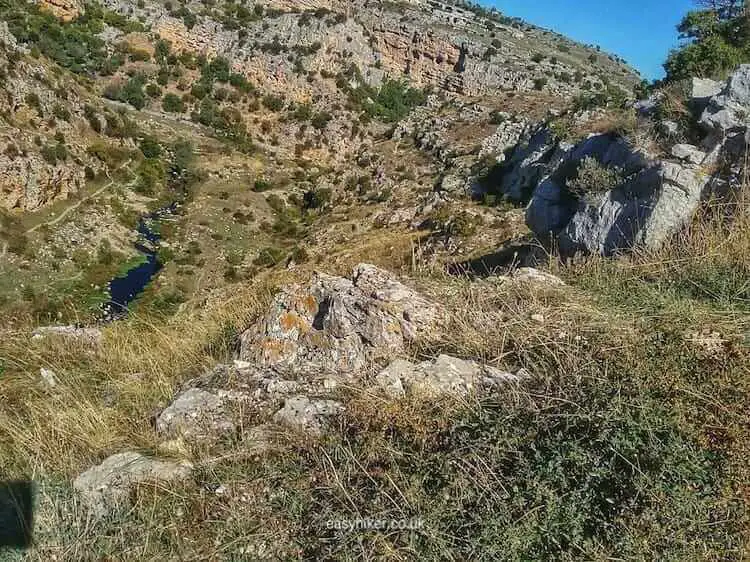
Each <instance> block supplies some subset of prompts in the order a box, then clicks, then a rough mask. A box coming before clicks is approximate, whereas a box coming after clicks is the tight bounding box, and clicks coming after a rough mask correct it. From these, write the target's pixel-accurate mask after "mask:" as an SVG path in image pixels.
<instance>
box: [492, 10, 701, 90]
mask: <svg viewBox="0 0 750 562" xmlns="http://www.w3.org/2000/svg"><path fill="white" fill-rule="evenodd" d="M481 3H482V4H484V5H489V6H495V7H497V9H499V10H500V11H501V12H503V13H504V14H505V15H508V16H516V17H520V18H523V19H524V20H526V21H528V22H529V23H533V24H536V25H539V26H542V27H546V28H548V29H554V30H555V31H557V32H559V33H562V34H563V35H567V36H568V37H570V38H572V39H575V40H576V41H581V42H583V43H593V44H595V45H601V47H602V49H603V50H605V51H608V52H610V53H615V54H618V55H620V56H621V57H623V58H624V59H625V60H626V61H628V63H630V64H631V65H633V66H635V67H636V68H637V69H638V70H640V72H641V74H642V75H643V77H644V78H646V79H648V80H652V79H655V78H661V77H662V76H663V75H664V69H663V68H662V66H661V64H662V63H663V62H664V59H665V58H666V57H667V54H668V53H669V50H670V49H671V48H672V47H675V46H677V45H678V44H679V40H678V37H677V30H676V29H675V26H676V25H677V24H678V23H679V21H680V20H681V19H682V16H683V15H684V14H685V13H686V12H687V11H688V10H690V9H691V8H693V7H694V4H693V2H692V0H629V1H624V0H575V1H574V0H482V1H481Z"/></svg>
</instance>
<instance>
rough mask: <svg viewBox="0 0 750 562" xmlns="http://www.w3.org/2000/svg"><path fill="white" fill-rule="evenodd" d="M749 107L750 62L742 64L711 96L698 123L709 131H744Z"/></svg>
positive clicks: (727, 132) (728, 132)
mask: <svg viewBox="0 0 750 562" xmlns="http://www.w3.org/2000/svg"><path fill="white" fill-rule="evenodd" d="M748 108H750V64H743V65H740V67H739V68H738V69H737V70H736V71H735V73H734V74H732V76H731V77H730V78H729V80H728V81H727V84H726V86H725V87H724V88H723V89H722V91H721V92H720V93H719V94H717V95H715V96H713V97H712V98H711V99H710V100H709V102H708V105H707V106H706V109H705V110H704V111H703V114H702V115H701V118H700V125H701V126H703V128H705V129H706V130H707V131H708V132H710V133H718V134H723V135H728V134H732V133H738V132H744V131H745V130H746V129H747V124H748V117H749V115H748Z"/></svg>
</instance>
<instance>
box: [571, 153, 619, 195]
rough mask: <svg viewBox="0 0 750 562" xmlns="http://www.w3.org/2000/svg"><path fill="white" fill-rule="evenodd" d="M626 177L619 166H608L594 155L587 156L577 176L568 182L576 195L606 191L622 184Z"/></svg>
mask: <svg viewBox="0 0 750 562" xmlns="http://www.w3.org/2000/svg"><path fill="white" fill-rule="evenodd" d="M623 181H624V177H623V174H622V170H620V169H619V168H608V167H606V166H603V165H602V164H600V163H599V161H598V160H597V159H596V158H594V157H592V156H587V157H585V158H584V159H583V160H582V161H581V162H580V164H579V165H578V169H577V170H576V172H575V176H574V177H573V178H571V179H569V180H568V181H567V182H566V186H567V189H568V191H569V192H570V193H571V194H572V195H574V196H575V197H579V198H580V197H584V196H585V195H588V194H596V193H604V192H606V191H609V190H611V189H614V188H615V187H617V186H619V185H621V184H622V182H623Z"/></svg>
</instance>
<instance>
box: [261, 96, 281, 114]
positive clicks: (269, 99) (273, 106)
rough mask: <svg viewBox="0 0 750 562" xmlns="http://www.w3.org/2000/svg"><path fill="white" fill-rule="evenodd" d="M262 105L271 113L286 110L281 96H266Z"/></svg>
mask: <svg viewBox="0 0 750 562" xmlns="http://www.w3.org/2000/svg"><path fill="white" fill-rule="evenodd" d="M262 103H263V106H264V107H266V108H267V109H268V110H270V111H281V110H282V109H284V98H282V97H281V96H275V95H272V94H268V95H265V96H263V100H262Z"/></svg>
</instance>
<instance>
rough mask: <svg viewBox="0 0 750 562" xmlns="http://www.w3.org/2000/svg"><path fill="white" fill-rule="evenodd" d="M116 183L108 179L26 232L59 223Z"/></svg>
mask: <svg viewBox="0 0 750 562" xmlns="http://www.w3.org/2000/svg"><path fill="white" fill-rule="evenodd" d="M131 162H132V160H128V161H127V162H125V163H124V164H122V165H121V166H120V167H119V168H117V169H116V170H115V172H119V171H120V170H122V169H123V168H124V167H125V166H127V165H129V164H130V163H131ZM107 177H108V178H111V176H110V174H109V172H107ZM115 183H116V180H113V179H110V181H109V182H107V183H106V184H105V185H103V186H102V187H100V188H99V189H97V190H96V191H94V192H93V193H90V194H89V195H87V196H86V197H84V198H83V199H81V200H80V201H78V202H76V203H75V204H74V205H71V206H70V207H68V208H66V209H65V210H64V211H63V212H61V213H60V214H59V215H57V216H56V217H55V218H54V219H52V220H48V221H45V222H40V223H39V224H37V225H36V226H32V227H31V228H30V229H28V230H27V231H26V234H31V233H32V232H35V231H36V230H39V229H40V228H41V227H42V226H45V225H46V226H53V225H55V224H57V223H59V222H60V221H61V220H63V219H64V218H65V217H67V216H68V215H69V214H70V213H71V212H72V211H75V210H76V209H77V208H78V207H80V206H81V204H82V203H84V202H86V201H89V200H91V199H93V198H95V197H98V196H99V195H101V194H102V193H104V192H105V191H106V190H107V189H109V188H110V187H112V186H113V185H114V184H115Z"/></svg>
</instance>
